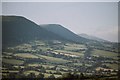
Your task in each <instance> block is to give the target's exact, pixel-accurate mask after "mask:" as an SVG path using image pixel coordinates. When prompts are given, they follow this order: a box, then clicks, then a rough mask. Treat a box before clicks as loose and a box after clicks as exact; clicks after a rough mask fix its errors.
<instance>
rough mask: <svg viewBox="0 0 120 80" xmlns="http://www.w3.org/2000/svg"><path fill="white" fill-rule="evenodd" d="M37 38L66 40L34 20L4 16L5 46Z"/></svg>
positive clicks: (3, 32)
mask: <svg viewBox="0 0 120 80" xmlns="http://www.w3.org/2000/svg"><path fill="white" fill-rule="evenodd" d="M35 39H43V40H64V39H63V38H62V37H60V36H58V35H57V34H54V33H52V32H50V31H48V30H46V29H44V28H42V27H40V26H39V25H37V24H35V23H34V22H32V21H30V20H28V19H26V18H24V17H21V16H2V41H3V46H5V45H15V44H19V43H23V42H27V41H30V40H35Z"/></svg>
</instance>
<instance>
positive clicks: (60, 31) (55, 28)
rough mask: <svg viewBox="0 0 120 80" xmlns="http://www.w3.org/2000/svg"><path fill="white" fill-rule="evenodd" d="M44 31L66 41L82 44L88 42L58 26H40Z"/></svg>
mask: <svg viewBox="0 0 120 80" xmlns="http://www.w3.org/2000/svg"><path fill="white" fill-rule="evenodd" d="M41 26H42V27H43V28H44V29H47V30H49V31H51V32H53V33H55V34H57V35H60V36H61V37H63V38H66V39H68V40H72V41H74V42H79V43H84V42H87V41H90V40H89V39H86V38H83V37H80V36H78V35H76V34H75V33H73V32H72V31H70V30H68V29H66V28H64V27H63V26H61V25H59V24H47V25H41Z"/></svg>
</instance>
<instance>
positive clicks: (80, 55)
mask: <svg viewBox="0 0 120 80" xmlns="http://www.w3.org/2000/svg"><path fill="white" fill-rule="evenodd" d="M55 51H56V52H60V53H67V54H71V55H76V56H79V57H83V56H84V54H83V53H82V52H71V51H66V50H55Z"/></svg>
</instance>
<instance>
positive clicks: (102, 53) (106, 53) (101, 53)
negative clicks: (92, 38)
mask: <svg viewBox="0 0 120 80" xmlns="http://www.w3.org/2000/svg"><path fill="white" fill-rule="evenodd" d="M91 53H92V56H93V55H97V56H102V57H108V58H113V59H118V57H117V56H118V54H117V53H114V52H109V51H104V50H97V49H94V50H93V51H92V52H91Z"/></svg>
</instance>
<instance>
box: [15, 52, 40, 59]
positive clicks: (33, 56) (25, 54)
mask: <svg viewBox="0 0 120 80" xmlns="http://www.w3.org/2000/svg"><path fill="white" fill-rule="evenodd" d="M14 56H17V57H22V58H39V57H38V56H35V55H33V54H29V53H17V54H14Z"/></svg>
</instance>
